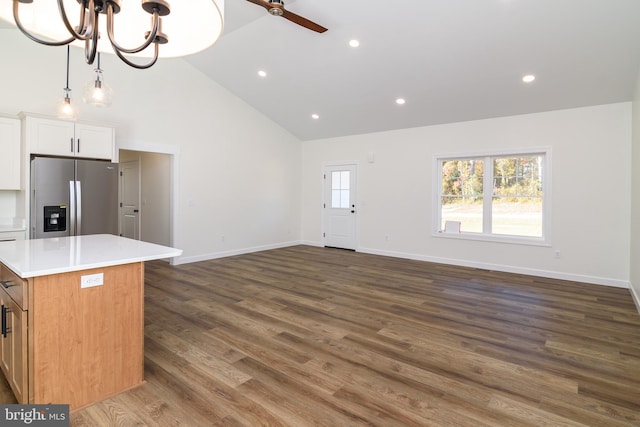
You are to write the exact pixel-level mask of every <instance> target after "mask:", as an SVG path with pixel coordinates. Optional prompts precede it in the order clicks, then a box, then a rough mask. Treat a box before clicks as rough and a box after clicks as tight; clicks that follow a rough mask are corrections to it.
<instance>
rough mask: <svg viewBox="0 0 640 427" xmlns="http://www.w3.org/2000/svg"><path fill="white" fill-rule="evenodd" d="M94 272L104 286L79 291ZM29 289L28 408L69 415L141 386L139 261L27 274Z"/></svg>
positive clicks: (141, 273) (141, 289) (141, 266)
mask: <svg viewBox="0 0 640 427" xmlns="http://www.w3.org/2000/svg"><path fill="white" fill-rule="evenodd" d="M100 273H102V274H103V275H104V278H103V284H102V285H98V286H92V287H85V288H82V287H81V283H82V276H88V275H92V274H100ZM28 287H29V289H28V300H29V309H28V325H29V334H28V352H27V353H28V361H29V363H28V367H29V368H28V369H29V380H28V402H29V403H43V404H45V403H61V404H69V405H70V409H71V410H74V409H78V408H81V407H84V406H87V405H90V404H92V403H94V402H97V401H99V400H102V399H105V398H107V397H109V396H112V395H114V394H117V393H120V392H122V391H125V390H128V389H131V388H133V387H136V386H138V385H140V384H142V383H143V375H144V264H143V263H142V262H138V263H132V264H125V265H117V266H112V267H105V268H98V269H92V270H83V271H77V272H70V273H61V274H54V275H48V276H41V277H33V278H30V279H28ZM25 395H26V393H25ZM25 403H26V402H25Z"/></svg>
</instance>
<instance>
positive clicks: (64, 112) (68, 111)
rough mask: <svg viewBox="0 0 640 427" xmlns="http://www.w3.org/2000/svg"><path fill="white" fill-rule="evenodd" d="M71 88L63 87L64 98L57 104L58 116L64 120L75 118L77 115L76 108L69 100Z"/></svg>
mask: <svg viewBox="0 0 640 427" xmlns="http://www.w3.org/2000/svg"><path fill="white" fill-rule="evenodd" d="M70 92H71V89H66V88H65V89H64V98H62V99H61V100H60V102H59V104H58V118H60V119H65V120H75V119H76V117H77V113H76V108H75V106H74V105H73V103H72V102H71V94H70Z"/></svg>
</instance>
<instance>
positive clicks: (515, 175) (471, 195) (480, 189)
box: [435, 150, 550, 243]
mask: <svg viewBox="0 0 640 427" xmlns="http://www.w3.org/2000/svg"><path fill="white" fill-rule="evenodd" d="M549 159H550V152H549V150H544V151H541V152H522V153H520V152H518V153H506V154H496V155H471V156H461V157H437V158H436V171H437V175H438V176H437V183H438V191H437V198H438V199H437V203H436V204H437V207H438V211H437V215H436V227H435V229H436V231H437V232H438V233H439V234H440V233H442V235H446V236H450V235H452V233H450V232H449V230H450V229H454V230H455V231H456V232H455V233H453V234H454V235H456V236H457V237H466V238H476V239H484V240H503V241H521V242H523V243H546V242H547V240H548V236H549V233H548V227H549V223H550V220H549V211H550V210H549V200H550V188H549V179H548V177H549V176H550V173H549V172H550V171H549V169H550V167H549V164H550V161H549ZM446 225H448V227H446ZM458 225H459V227H458ZM452 226H453V227H452ZM458 230H459V232H458Z"/></svg>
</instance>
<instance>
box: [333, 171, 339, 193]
mask: <svg viewBox="0 0 640 427" xmlns="http://www.w3.org/2000/svg"><path fill="white" fill-rule="evenodd" d="M331 189H332V190H339V189H340V171H333V172H331Z"/></svg>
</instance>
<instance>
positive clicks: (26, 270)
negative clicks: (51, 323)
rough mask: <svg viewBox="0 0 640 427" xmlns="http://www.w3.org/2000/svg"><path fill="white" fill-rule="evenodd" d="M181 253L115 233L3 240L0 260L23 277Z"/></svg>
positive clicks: (0, 245)
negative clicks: (115, 234)
mask: <svg viewBox="0 0 640 427" xmlns="http://www.w3.org/2000/svg"><path fill="white" fill-rule="evenodd" d="M180 255H182V249H175V248H170V247H167V246H161V245H156V244H153V243H147V242H142V241H139V240H132V239H127V238H125V237H119V236H113V235H111V234H94V235H89V236H75V237H57V238H50V239H32V240H16V241H13V242H0V262H2V263H3V264H4V265H6V266H7V267H9V268H10V269H11V270H13V272H14V273H16V274H17V275H18V276H20V277H22V278H28V277H37V276H47V275H50V274H58V273H67V272H70V271H80V270H88V269H90V268H101V267H110V266H113V265H121V264H129V263H133V262H141V261H151V260H154V259H163V258H172V257H176V256H180Z"/></svg>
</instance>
